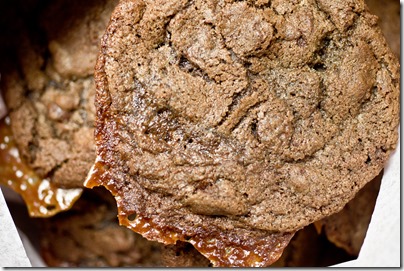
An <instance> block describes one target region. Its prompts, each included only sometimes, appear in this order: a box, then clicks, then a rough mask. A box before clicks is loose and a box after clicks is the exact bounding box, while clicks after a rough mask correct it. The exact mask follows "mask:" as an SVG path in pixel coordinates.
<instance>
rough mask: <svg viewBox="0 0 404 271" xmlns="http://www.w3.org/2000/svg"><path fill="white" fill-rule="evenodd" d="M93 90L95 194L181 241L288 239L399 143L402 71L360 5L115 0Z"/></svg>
mask: <svg viewBox="0 0 404 271" xmlns="http://www.w3.org/2000/svg"><path fill="white" fill-rule="evenodd" d="M96 84H97V95H96V108H97V120H96V123H97V125H96V145H97V153H98V165H99V170H100V172H103V173H102V174H101V175H102V177H101V178H100V179H99V180H98V183H99V184H103V185H105V186H106V187H108V188H109V189H110V190H111V191H112V192H113V193H114V195H115V196H116V199H117V201H118V207H119V210H120V214H121V216H122V217H125V216H128V217H129V216H130V215H131V214H133V213H136V214H137V215H138V216H141V217H146V218H148V219H151V220H152V221H153V223H154V224H153V225H155V226H156V227H157V228H159V227H160V228H159V229H162V228H165V227H168V228H169V229H170V232H175V233H177V234H179V235H181V236H183V237H184V238H185V237H186V238H191V239H192V237H195V236H208V234H207V233H206V232H209V231H212V232H213V231H214V230H219V231H225V232H226V231H227V232H235V233H237V234H239V235H242V236H247V235H248V234H251V235H253V236H254V238H257V239H256V240H258V239H259V238H262V236H265V235H271V234H273V235H276V234H279V233H282V232H290V233H292V232H294V231H296V230H298V229H300V228H302V227H303V226H305V225H308V224H309V223H311V222H313V221H315V220H318V219H321V218H322V217H325V216H327V215H330V214H332V213H334V212H336V211H338V210H340V209H341V208H342V207H343V206H344V205H345V204H346V203H347V202H348V201H349V200H350V199H351V198H353V197H354V195H355V193H356V192H357V191H358V190H359V189H360V188H361V187H363V186H364V185H365V184H366V183H367V182H368V181H370V180H371V179H372V178H373V177H375V176H376V175H377V174H378V173H379V172H380V170H381V169H382V168H383V165H384V163H385V161H386V160H387V159H388V156H389V154H390V153H391V151H392V150H393V149H394V148H395V146H396V142H397V126H398V121H399V64H398V61H397V59H396V58H395V56H394V55H393V54H392V53H391V51H390V49H389V48H388V47H387V45H386V43H385V41H384V38H383V37H382V34H381V32H380V29H379V28H378V27H377V26H376V17H375V16H373V15H371V14H369V13H368V12H367V9H366V6H365V4H364V3H363V2H362V1H342V0H341V1H336V2H335V1H334V2H332V3H329V2H328V1H320V0H319V1H289V2H284V1H271V2H269V1H235V2H233V1H224V0H223V1H208V0H205V1H202V0H199V1H198V0H196V1H130V0H124V1H121V2H120V4H119V5H118V7H117V8H116V9H115V11H114V13H113V15H112V19H111V22H110V24H109V26H108V29H107V32H106V34H105V35H104V39H103V44H102V49H101V53H100V55H99V59H98V63H97V67H96ZM100 168H102V170H101V169H100ZM130 220H131V219H126V221H129V222H128V223H129V224H130ZM201 232H202V233H201ZM246 232H247V233H246ZM237 234H236V235H237ZM278 237H279V236H278ZM278 237H276V238H278ZM150 238H152V237H150ZM254 238H253V239H254Z"/></svg>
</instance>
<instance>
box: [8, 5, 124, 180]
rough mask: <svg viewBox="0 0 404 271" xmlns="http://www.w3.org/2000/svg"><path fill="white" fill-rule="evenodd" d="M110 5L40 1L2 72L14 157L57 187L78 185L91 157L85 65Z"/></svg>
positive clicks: (90, 82) (89, 76)
mask: <svg viewBox="0 0 404 271" xmlns="http://www.w3.org/2000/svg"><path fill="white" fill-rule="evenodd" d="M115 4H116V3H115V2H114V1H102V2H99V1H98V2H97V1H86V3H84V4H83V3H81V2H80V1H73V2H72V1H57V2H55V3H52V4H48V5H43V10H41V12H40V16H39V15H38V17H40V19H38V20H37V21H35V25H32V26H31V28H33V29H36V31H35V36H33V35H31V36H29V35H28V34H27V33H26V35H21V36H22V38H21V44H20V48H18V50H19V67H18V69H15V71H13V72H12V73H9V74H5V75H4V76H3V78H2V80H3V82H2V84H3V89H4V90H5V100H6V103H7V106H8V108H9V113H10V118H11V127H12V131H13V134H14V136H15V138H16V141H17V144H18V147H19V150H20V152H21V154H22V157H23V158H24V160H25V161H26V162H27V164H28V165H29V166H30V167H31V168H33V169H34V170H35V172H36V173H37V174H38V175H39V176H40V177H42V178H47V179H50V180H51V181H52V182H53V183H54V184H56V185H57V186H58V187H63V188H73V187H83V182H84V178H85V176H86V175H87V172H88V170H89V169H90V167H91V165H92V163H93V162H94V160H95V144H94V138H93V135H94V119H95V107H94V104H93V101H94V96H95V84H94V79H93V69H94V65H95V61H96V57H97V52H98V46H99V40H100V38H101V35H102V33H103V31H104V29H105V27H106V25H107V23H108V20H109V16H110V14H111V12H112V9H113V8H114V5H115ZM17 71H19V73H18V72H17Z"/></svg>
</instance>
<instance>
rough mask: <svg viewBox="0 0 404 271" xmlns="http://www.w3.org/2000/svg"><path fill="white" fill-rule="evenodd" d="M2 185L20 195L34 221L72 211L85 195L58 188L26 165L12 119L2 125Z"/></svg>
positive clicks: (0, 137) (7, 118) (0, 151)
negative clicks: (16, 141)
mask: <svg viewBox="0 0 404 271" xmlns="http://www.w3.org/2000/svg"><path fill="white" fill-rule="evenodd" d="M0 184H3V185H6V186H8V187H10V188H11V189H13V190H14V191H15V192H17V193H18V194H20V195H21V196H22V198H23V199H24V201H25V203H26V205H27V207H28V211H29V214H30V215H31V216H33V217H49V216H53V215H54V214H56V213H58V212H61V211H65V210H68V209H70V208H71V206H72V205H73V203H74V202H75V201H76V200H77V199H78V198H79V197H80V195H81V192H82V189H81V188H75V189H63V188H59V187H56V186H55V185H54V184H53V183H52V182H51V181H50V180H49V179H46V178H43V179H42V178H40V177H39V176H38V175H37V174H36V173H35V172H34V170H32V169H31V168H29V167H28V166H27V165H26V164H25V163H24V161H23V160H22V158H21V156H20V154H19V151H18V148H17V146H16V143H15V142H14V137H13V134H12V131H11V128H10V118H9V117H5V118H4V119H2V120H1V121H0Z"/></svg>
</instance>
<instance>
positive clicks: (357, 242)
mask: <svg viewBox="0 0 404 271" xmlns="http://www.w3.org/2000/svg"><path fill="white" fill-rule="evenodd" d="M382 176H383V173H381V174H379V175H378V176H377V177H376V178H374V179H373V180H372V181H370V182H369V183H367V184H366V185H365V186H364V187H363V189H361V190H360V191H359V192H358V194H356V196H355V198H353V199H352V200H351V201H350V202H348V203H347V205H345V207H344V208H343V209H342V210H341V211H340V212H338V213H336V214H333V215H331V216H329V217H326V218H324V219H322V220H320V221H316V222H314V225H315V226H316V228H317V229H318V231H319V232H321V231H324V232H325V234H326V236H327V238H328V239H329V240H330V241H331V242H333V243H334V244H335V245H336V246H338V247H340V248H343V249H344V250H345V251H346V252H348V253H349V254H350V255H353V256H356V257H357V256H358V255H359V252H360V249H361V247H362V244H363V241H364V240H365V236H366V232H367V230H368V227H369V223H370V219H371V218H372V213H373V210H374V208H375V204H376V199H377V195H378V192H379V188H380V183H381V180H382Z"/></svg>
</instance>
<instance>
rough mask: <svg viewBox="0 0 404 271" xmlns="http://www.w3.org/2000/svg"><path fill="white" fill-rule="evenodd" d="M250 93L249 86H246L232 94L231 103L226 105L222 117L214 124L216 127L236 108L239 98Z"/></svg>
mask: <svg viewBox="0 0 404 271" xmlns="http://www.w3.org/2000/svg"><path fill="white" fill-rule="evenodd" d="M251 93H252V90H251V88H250V87H249V86H247V87H246V88H244V89H243V90H242V91H240V92H237V93H235V94H234V95H233V97H232V102H231V104H230V105H229V106H228V107H227V110H226V114H225V115H224V116H223V117H222V119H221V120H220V121H219V122H218V124H217V125H216V127H220V126H221V125H223V123H224V122H226V120H227V119H228V118H229V117H230V116H231V114H232V113H233V112H234V111H235V110H236V108H237V107H238V105H239V103H240V101H241V99H243V98H244V97H247V96H248V95H250V94H251Z"/></svg>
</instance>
